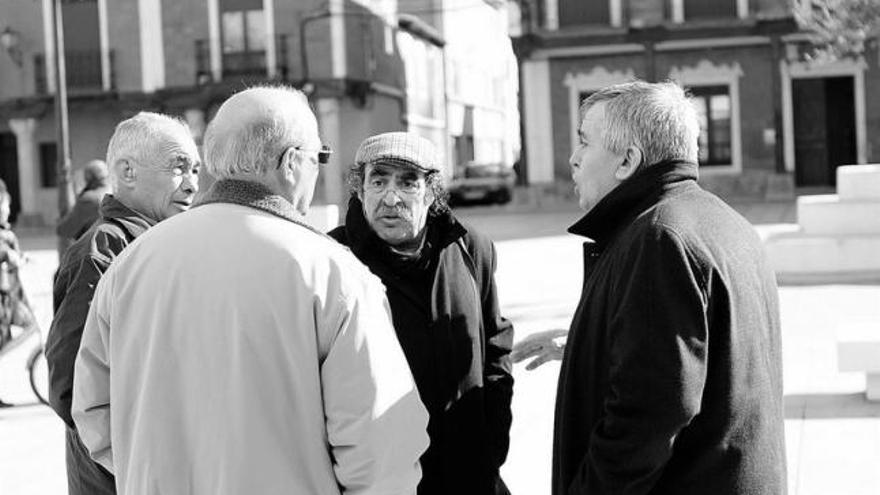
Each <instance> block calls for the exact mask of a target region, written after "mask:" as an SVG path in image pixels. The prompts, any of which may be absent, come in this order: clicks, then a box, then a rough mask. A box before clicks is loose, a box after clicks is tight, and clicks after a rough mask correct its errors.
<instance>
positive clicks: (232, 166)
mask: <svg viewBox="0 0 880 495" xmlns="http://www.w3.org/2000/svg"><path fill="white" fill-rule="evenodd" d="M204 145H205V161H206V166H207V169H208V171H209V172H210V173H211V175H212V176H214V177H215V178H216V179H217V182H216V183H214V185H213V186H212V187H211V189H210V190H209V191H208V192H207V193H206V195H205V197H204V198H203V199H201V200H200V201H199V203H198V204H197V206H196V207H194V208H193V209H192V210H191V211H189V212H187V213H186V214H184V215H179V216H177V217H175V218H172V219H170V220H167V221H165V222H162V224H160V225H157V226H156V227H154V228H153V229H151V230H150V231H148V232H147V233H145V234H144V235H143V236H142V237H141V238H140V239H138V242H137V243H136V244H135V245H133V246H131V247H130V248H129V249H128V250H126V251H125V252H124V253H123V254H122V255H121V256H120V257H119V258H118V259H117V260H116V261H115V262H114V264H113V266H111V267H110V269H109V270H108V271H107V273H106V274H105V276H104V278H103V279H102V280H101V282H100V284H99V285H98V288H97V290H96V293H95V299H94V302H93V303H92V310H91V313H90V314H89V318H88V321H87V323H86V328H85V332H84V334H83V340H82V346H81V348H80V352H79V355H78V357H77V361H76V372H75V376H76V381H75V383H74V395H73V418H74V420H75V422H76V425H77V428H78V429H79V431H80V432H81V433H82V438H83V442H84V443H85V444H86V446H87V447H88V449H89V451H90V452H91V455H92V457H93V458H94V459H95V460H97V461H98V462H99V463H101V465H103V466H104V467H105V468H106V469H107V470H109V471H111V472H113V473H115V475H116V484H117V487H118V489H119V491H120V492H121V493H132V494H135V493H136V494H145V493H163V494H165V493H167V494H177V493H187V494H244V493H259V494H276V493H277V494H282V493H283V494H291V493H293V494H337V493H346V494H404V493H406V494H412V493H414V492H415V488H416V485H417V484H418V482H419V478H420V474H421V473H420V468H419V463H418V460H419V456H420V455H421V454H422V452H424V450H425V449H426V447H427V443H428V439H427V433H426V427H427V412H426V411H425V408H424V406H423V405H422V403H421V401H420V399H419V396H418V393H417V391H416V388H415V385H414V383H413V379H412V376H411V374H410V371H409V367H408V365H407V362H406V358H405V357H404V354H403V351H402V350H401V348H400V345H399V344H398V342H397V339H396V337H395V334H394V329H393V327H392V323H391V318H390V315H389V309H388V302H387V300H386V298H385V291H384V289H383V287H382V283H381V282H380V281H379V280H378V279H377V278H376V277H375V276H373V275H372V274H370V272H369V271H368V270H367V268H366V267H364V266H363V265H361V264H360V262H358V261H357V259H356V258H355V257H354V255H353V254H351V252H350V251H348V250H347V249H346V248H344V247H343V246H341V245H339V244H337V243H336V242H335V241H333V240H332V239H330V238H329V237H326V236H325V235H323V234H322V233H320V232H317V231H315V230H313V229H312V228H310V227H309V226H308V225H306V224H305V223H303V215H304V214H305V213H306V212H307V211H308V207H309V203H310V202H311V199H312V194H313V191H314V187H315V182H316V180H317V177H318V172H319V170H320V168H321V166H322V165H323V164H324V163H326V162H327V159H328V157H329V155H330V151H329V149H328V148H326V147H325V146H323V145H322V143H321V141H320V139H319V137H318V126H317V121H316V119H315V116H314V114H313V113H312V112H311V110H310V108H309V105H308V101H307V100H306V98H305V96H304V95H303V94H302V93H300V92H298V91H296V90H293V89H286V88H252V89H248V90H245V91H242V92H240V93H238V94H236V95H233V96H232V97H231V98H230V99H229V100H227V101H226V102H225V103H224V104H223V105H222V106H221V107H220V109H219V110H218V112H217V115H216V117H215V118H214V120H213V121H212V122H211V123H210V125H209V127H208V130H207V132H206V134H205V143H204Z"/></svg>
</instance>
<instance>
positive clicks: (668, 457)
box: [517, 82, 786, 495]
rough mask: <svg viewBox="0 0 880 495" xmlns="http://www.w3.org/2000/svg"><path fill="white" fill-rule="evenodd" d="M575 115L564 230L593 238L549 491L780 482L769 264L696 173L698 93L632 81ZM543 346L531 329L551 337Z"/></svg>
mask: <svg viewBox="0 0 880 495" xmlns="http://www.w3.org/2000/svg"><path fill="white" fill-rule="evenodd" d="M580 117H581V118H580V125H579V128H578V135H579V138H580V139H579V143H578V146H577V148H576V149H575V150H574V152H573V154H572V156H571V159H570V165H571V170H572V178H573V180H574V183H575V189H576V190H577V193H578V196H579V203H580V206H581V207H582V208H583V209H584V210H585V211H586V212H587V213H586V215H585V216H584V217H583V218H581V219H580V220H579V221H578V222H577V223H575V224H574V225H573V226H572V227H571V228H570V229H569V232H571V233H573V234H577V235H581V236H584V237H587V238H589V241H588V242H587V243H586V244H585V247H584V254H585V256H584V269H585V273H584V285H583V292H582V294H581V300H580V304H579V306H578V308H577V310H576V312H575V315H574V319H573V321H572V324H571V328H570V330H569V333H568V338H567V343H566V345H565V354H564V357H563V360H562V367H561V370H560V376H559V387H558V391H557V402H556V424H555V435H554V446H553V493H554V494H555V495H562V494H590V495H599V494H623V493H625V494H630V495H636V494H675V495H689V494H701V495H702V494H709V493H711V494H713V495H719V494H742V495H746V494H748V495H763V494H766V495H771V494H772V495H778V494H783V493H785V490H786V469H785V441H784V440H785V439H784V427H783V407H782V405H783V404H782V360H781V354H780V328H779V310H778V302H777V289H776V283H775V278H774V274H773V272H772V270H771V268H770V267H769V266H768V263H767V260H766V258H765V255H764V251H763V247H762V244H761V242H760V240H759V238H758V236H757V235H756V233H755V231H754V229H753V228H752V227H751V226H750V225H749V223H748V222H747V221H746V220H745V219H743V218H742V217H741V216H740V215H739V214H737V213H736V212H734V211H733V210H732V209H731V208H730V207H728V206H727V205H726V204H724V203H723V202H722V201H721V200H719V199H718V198H717V197H716V196H714V195H712V194H710V193H708V192H706V191H704V190H703V189H701V188H700V186H699V185H697V181H696V179H697V159H698V138H699V135H700V134H699V120H698V117H697V114H696V112H695V110H694V107H692V106H691V105H690V102H689V100H688V98H687V96H686V95H685V93H684V91H683V90H682V89H681V88H680V87H679V86H677V85H675V84H674V83H663V84H648V83H644V82H634V83H627V84H622V85H618V86H612V87H609V88H606V89H603V90H601V91H598V92H596V93H594V94H593V95H591V96H590V97H589V98H588V99H587V100H586V101H585V102H584V103H583V105H582V107H581V112H580ZM550 337H554V335H552V334H551V335H550ZM544 344H545V345H544V350H543V351H535V349H537V348H538V347H541V346H540V345H536V344H535V342H534V341H533V342H531V343H529V345H530V346H531V351H533V352H534V355H538V356H539V358H541V354H542V353H548V354H552V353H553V352H554V349H558V346H555V345H553V344H552V343H550V342H549V340H548V341H546V342H545V343H544ZM517 350H518V354H521V355H518V356H517V358H518V359H522V358H524V357H527V355H528V354H529V352H519V351H522V349H521V348H520V345H519V344H518V345H517Z"/></svg>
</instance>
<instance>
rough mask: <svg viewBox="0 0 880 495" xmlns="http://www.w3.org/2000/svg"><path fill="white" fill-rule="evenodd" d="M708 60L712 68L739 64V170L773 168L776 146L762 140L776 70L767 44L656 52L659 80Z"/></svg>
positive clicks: (768, 125) (769, 115)
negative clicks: (672, 72)
mask: <svg viewBox="0 0 880 495" xmlns="http://www.w3.org/2000/svg"><path fill="white" fill-rule="evenodd" d="M701 63H703V64H706V63H711V64H712V65H713V66H715V67H721V66H727V67H739V68H741V70H742V76H741V77H740V78H739V105H740V113H741V120H740V124H741V137H742V151H743V156H742V169H743V170H744V171H746V170H766V171H770V172H772V171H774V170H775V166H776V164H775V154H774V153H775V148H774V147H773V146H772V145H767V144H765V143H764V130H765V129H770V130H772V129H773V128H774V122H773V118H774V116H773V103H772V101H773V73H774V71H776V72H778V70H779V68H778V66H775V65H774V63H773V59H772V52H771V51H770V46H769V44H768V45H761V46H757V47H738V48H713V49H706V50H696V51H675V52H664V53H660V54H658V55H657V76H658V79H660V80H662V79H666V78H668V77H669V75H670V71H671V70H672V68H673V67H678V68H687V67H690V68H693V67H697V66H698V65H699V64H701Z"/></svg>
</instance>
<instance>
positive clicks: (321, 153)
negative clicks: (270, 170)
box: [275, 144, 333, 169]
mask: <svg viewBox="0 0 880 495" xmlns="http://www.w3.org/2000/svg"><path fill="white" fill-rule="evenodd" d="M288 149H290V148H285V150H284V151H283V152H282V153H281V155H280V156H279V157H278V165H277V166H276V167H275V168H276V169H280V168H281V165H282V163H283V162H284V153H287V150H288ZM293 149H295V150H296V151H300V152H307V153H318V164H320V165H326V164H327V163H328V162H329V161H330V155H332V154H333V150H331V149H330V147H329V146H327V145H326V144H324V145H321V148H320V149H314V148H303V147H300V146H293Z"/></svg>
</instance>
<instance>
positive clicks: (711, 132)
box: [691, 86, 732, 167]
mask: <svg viewBox="0 0 880 495" xmlns="http://www.w3.org/2000/svg"><path fill="white" fill-rule="evenodd" d="M691 94H692V95H693V102H694V105H695V106H696V108H697V115H698V116H699V119H700V154H699V160H700V165H701V166H710V167H711V166H718V165H730V164H731V161H732V154H731V135H730V130H731V100H730V91H729V88H728V86H701V87H692V88H691Z"/></svg>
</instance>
